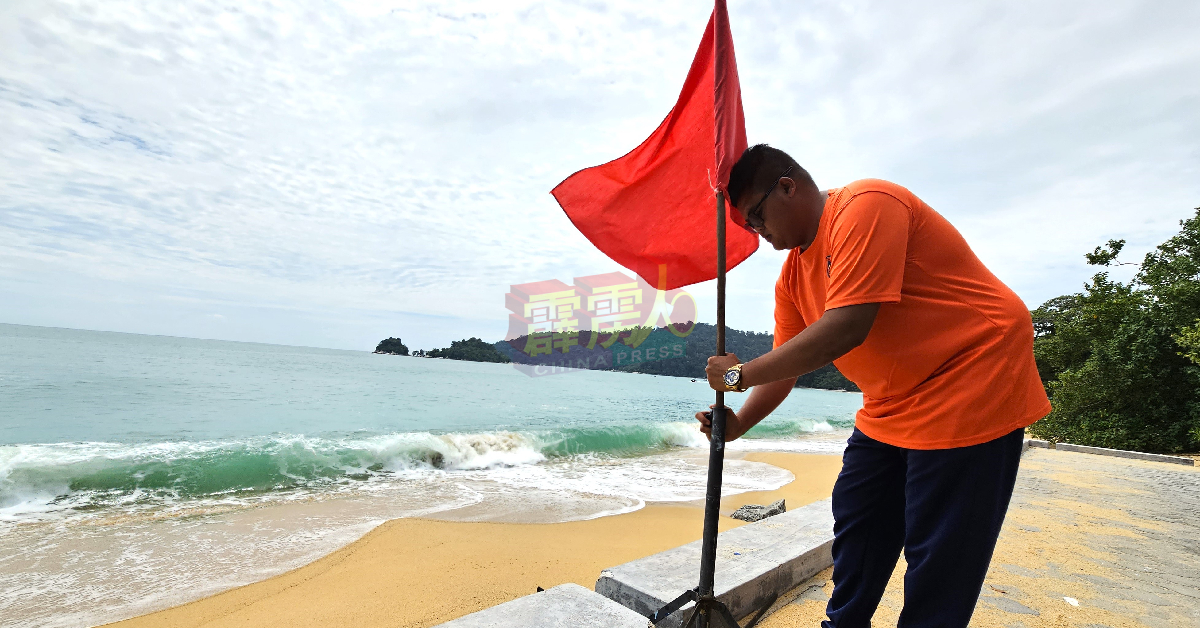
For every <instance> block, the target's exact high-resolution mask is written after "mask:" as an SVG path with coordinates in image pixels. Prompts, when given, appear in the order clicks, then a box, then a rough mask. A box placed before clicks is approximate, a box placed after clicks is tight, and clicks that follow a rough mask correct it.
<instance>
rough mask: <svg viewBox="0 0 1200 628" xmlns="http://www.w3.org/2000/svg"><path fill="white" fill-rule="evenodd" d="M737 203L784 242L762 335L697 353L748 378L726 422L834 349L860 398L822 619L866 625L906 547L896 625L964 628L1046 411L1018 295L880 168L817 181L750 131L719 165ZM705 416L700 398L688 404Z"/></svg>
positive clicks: (724, 372) (719, 372)
mask: <svg viewBox="0 0 1200 628" xmlns="http://www.w3.org/2000/svg"><path fill="white" fill-rule="evenodd" d="M728 189H729V199H730V200H731V201H733V202H734V204H735V207H737V208H739V209H738V210H737V211H733V212H732V215H733V216H734V219H735V220H738V221H744V224H745V226H746V228H748V229H752V230H754V231H756V232H758V233H759V234H761V235H762V237H763V238H764V239H766V240H767V242H770V243H771V244H772V245H773V246H774V247H775V248H776V249H777V250H782V249H790V253H789V254H788V258H787V261H786V262H784V265H783V269H782V271H781V272H780V274H779V280H778V282H777V283H776V285H775V346H774V349H773V350H772V351H771V352H769V353H767V354H765V355H763V356H760V357H758V358H755V359H754V360H751V361H750V362H747V363H745V364H741V363H739V360H738V358H737V356H735V355H728V356H714V357H711V358H709V360H708V367H707V374H708V380H709V383H710V385H711V386H712V387H713V388H714V389H716V390H724V391H744V390H746V389H752V390H751V393H750V395H749V397H748V398H747V399H746V402H745V404H743V405H742V407H741V408H740V409H739V410H738V411H737V412H736V413H735V412H732V411H729V412H727V413H726V416H727V427H726V438H727V439H729V440H732V439H735V438H738V437H739V436H741V435H743V434H745V433H746V431H747V430H749V429H750V428H751V427H753V426H754V425H755V424H757V423H758V422H759V421H761V420H763V419H764V418H765V417H766V416H767V415H768V414H770V413H771V411H773V410H774V409H775V408H777V407H778V406H779V404H780V403H782V402H783V400H784V398H786V397H787V395H788V393H789V392H790V391H791V390H792V388H793V386H794V385H795V382H796V378H797V377H798V376H800V375H803V374H805V373H808V372H810V371H814V370H816V369H818V368H820V367H822V366H824V365H826V364H829V363H830V362H833V363H834V364H835V365H836V366H837V368H838V370H839V371H841V372H842V374H844V375H845V376H846V377H847V378H849V379H850V380H851V381H853V382H854V383H855V384H857V385H858V387H859V388H861V389H862V391H863V407H862V409H861V410H859V411H858V414H857V415H856V417H855V428H854V432H853V434H852V435H851V436H850V438H849V440H848V441H847V444H846V451H845V453H844V454H843V457H842V471H841V473H840V474H839V475H838V479H837V482H836V484H835V485H834V489H833V515H834V543H833V558H834V567H833V581H834V590H833V595H832V596H831V598H830V600H829V606H828V608H827V610H826V612H827V614H828V616H829V620H828V621H826V622H824V623H823V624H822V625H823V626H825V627H826V628H854V627H858V626H863V627H866V626H870V621H871V616H872V615H873V614H874V612H875V608H876V607H877V606H878V604H879V600H880V598H881V596H882V595H883V591H884V589H885V587H886V585H887V581H888V578H889V577H890V576H891V573H892V570H893V569H894V568H895V566H896V561H897V558H898V557H899V555H900V551H901V550H902V549H903V550H904V553H905V559H906V561H907V562H908V570H907V572H906V573H905V576H904V610H903V611H902V612H901V614H900V622H899V625H900V626H901V627H905V626H944V627H960V626H961V627H965V626H966V625H967V622H968V621H969V620H970V618H971V614H972V613H973V612H974V608H975V602H976V600H977V598H978V596H979V591H980V589H981V587H982V585H983V579H984V576H985V574H986V573H987V568H988V563H989V562H990V561H991V556H992V551H993V549H994V548H995V545H996V538H997V536H998V535H999V533H1000V526H1001V524H1002V523H1003V521H1004V515H1005V512H1006V511H1007V510H1008V502H1009V499H1010V497H1011V496H1012V489H1013V484H1014V483H1015V481H1016V474H1017V464H1018V462H1019V460H1020V451H1021V444H1022V439H1023V432H1024V428H1025V427H1026V426H1028V425H1030V424H1031V423H1033V422H1034V421H1036V420H1037V419H1039V418H1041V417H1043V416H1045V415H1046V414H1047V413H1049V411H1050V402H1049V400H1048V399H1047V398H1046V394H1045V391H1044V390H1043V388H1042V383H1041V380H1040V378H1039V377H1038V373H1037V367H1036V366H1035V364H1034V359H1033V323H1032V321H1031V319H1030V316H1029V311H1028V310H1027V309H1026V307H1025V304H1024V303H1023V302H1022V301H1021V299H1020V298H1019V297H1017V295H1016V294H1015V293H1014V292H1012V290H1010V289H1009V288H1008V287H1007V286H1005V285H1004V284H1003V283H1001V282H1000V280H999V279H997V278H996V277H995V275H993V274H992V273H991V272H990V271H988V269H987V268H985V267H984V265H983V263H982V262H980V261H979V258H977V257H976V256H975V254H974V253H973V252H972V251H971V249H970V247H968V246H967V243H966V241H965V240H964V239H963V237H962V235H960V234H959V233H958V231H957V230H955V229H954V227H953V226H951V225H950V223H949V222H947V221H946V219H945V218H943V217H942V216H941V215H939V214H938V213H937V212H935V211H934V210H933V209H931V208H930V207H929V206H928V205H926V204H925V203H924V202H922V201H921V199H919V198H917V197H916V196H915V195H914V194H913V193H912V192H909V191H908V190H906V189H905V188H903V187H900V186H899V185H896V184H894V183H889V182H887V181H881V180H878V179H866V180H862V181H855V182H854V183H851V184H849V185H847V186H845V187H842V188H836V189H833V190H827V191H821V190H820V189H819V188H818V187H817V185H816V184H815V183H814V182H813V180H812V178H811V177H810V176H809V174H808V173H807V172H806V171H805V170H804V169H803V168H801V167H800V165H799V164H797V163H796V161H795V160H793V159H792V158H791V157H789V156H788V155H787V154H786V153H784V152H783V151H780V150H778V149H775V148H771V147H769V146H766V145H763V144H760V145H758V146H754V147H751V148H749V149H747V150H746V152H745V153H743V154H742V156H741V158H740V159H739V160H738V162H737V164H735V165H734V167H733V170H732V172H731V173H730V178H729V188H728ZM696 418H697V420H699V421H700V422H701V425H702V429H704V430H705V432H708V431H709V420H708V418H707V416H706V415H705V414H704V413H697V414H696Z"/></svg>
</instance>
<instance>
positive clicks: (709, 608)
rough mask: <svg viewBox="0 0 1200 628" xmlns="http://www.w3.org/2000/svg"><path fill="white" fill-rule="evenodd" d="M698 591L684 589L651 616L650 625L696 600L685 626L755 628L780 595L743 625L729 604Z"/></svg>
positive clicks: (694, 627)
mask: <svg viewBox="0 0 1200 628" xmlns="http://www.w3.org/2000/svg"><path fill="white" fill-rule="evenodd" d="M698 591H699V589H698V588H696V589H692V590H690V591H684V593H683V595H680V596H679V597H677V598H675V599H674V600H673V601H672V602H671V603H670V604H667V605H666V606H664V607H662V608H660V609H658V612H656V613H654V614H653V615H651V616H650V625H652V626H657V625H658V624H659V623H661V622H662V621H663V620H665V619H666V618H667V616H669V615H670V614H671V613H674V612H675V611H677V610H679V609H680V608H682V607H683V606H684V605H686V604H687V603H688V602H695V603H696V606H695V607H693V608H692V609H691V611H689V612H688V614H687V616H686V617H685V618H684V620H683V624H682V627H683V628H754V626H755V625H757V624H758V622H759V620H761V619H762V618H763V617H765V616H766V614H767V611H768V610H770V608H771V605H772V604H774V603H775V600H776V599H778V596H774V595H773V596H771V599H770V600H769V601H767V603H766V605H764V606H763V607H762V608H760V609H759V610H758V613H757V614H756V615H754V618H753V619H751V620H750V622H749V623H747V624H746V625H745V626H744V627H742V626H741V625H740V624H738V622H737V620H736V619H734V618H733V613H730V612H729V607H728V606H725V604H724V603H723V602H721V601H720V600H718V599H717V598H715V597H713V596H711V595H705V596H701V595H700V593H699V592H698Z"/></svg>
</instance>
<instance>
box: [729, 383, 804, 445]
mask: <svg viewBox="0 0 1200 628" xmlns="http://www.w3.org/2000/svg"><path fill="white" fill-rule="evenodd" d="M795 385H796V379H795V378H792V379H781V380H778V381H774V382H769V383H766V384H761V385H759V386H755V387H754V388H751V389H750V395H749V396H748V397H746V403H744V404H742V407H741V408H738V411H737V417H738V427H737V429H736V431H737V433H736V434H728V435H727V436H726V438H727V439H728V440H733V439H735V438H738V437H740V436H741V435H742V434H745V433H746V431H747V430H749V429H750V428H752V427H754V426H755V425H758V423H759V421H762V420H763V419H765V418H767V415H768V414H771V413H772V412H774V411H775V408H778V407H779V404H781V403H783V400H784V399H787V396H788V394H790V393H791V392H792V387H793V386H795Z"/></svg>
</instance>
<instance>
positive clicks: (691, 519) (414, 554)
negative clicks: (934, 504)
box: [105, 452, 841, 628]
mask: <svg viewBox="0 0 1200 628" xmlns="http://www.w3.org/2000/svg"><path fill="white" fill-rule="evenodd" d="M734 458H742V459H745V460H751V461H755V462H764V463H767V464H771V465H774V466H777V467H780V468H782V469H787V470H788V471H790V472H791V473H792V474H793V475H794V476H795V479H793V480H792V481H791V482H789V483H788V484H786V485H784V486H783V487H781V488H779V489H776V490H773V491H755V492H747V493H741V494H738V495H733V496H730V497H727V498H725V499H722V500H721V511H722V515H723V516H722V517H721V525H720V529H721V530H727V529H730V528H734V527H738V526H741V525H745V524H744V523H743V522H741V521H738V520H735V519H731V518H729V517H728V516H727V515H728V513H730V512H732V511H733V510H735V509H736V508H738V507H739V506H742V505H744V504H747V503H756V504H765V503H770V502H773V501H775V500H778V499H786V500H787V502H788V504H787V505H788V507H789V508H797V507H799V506H802V505H804V504H807V503H812V502H814V501H817V500H820V499H824V498H826V497H828V496H829V495H830V494H831V492H832V488H833V482H834V480H835V479H836V477H837V473H838V471H839V470H840V468H841V456H839V455H828V454H800V453H779V452H756V453H746V454H744V455H736V456H732V455H731V456H730V459H734ZM702 503H703V500H697V501H696V502H688V503H684V504H678V503H675V504H669V505H668V504H663V503H649V504H647V505H646V506H645V507H644V508H642V509H639V510H637V511H633V512H629V513H624V514H619V515H612V516H606V517H600V518H596V519H588V520H583V521H570V522H564V523H497V522H462V521H450V520H445V519H434V518H401V519H392V520H390V521H387V522H384V523H383V524H381V525H379V526H378V527H376V528H374V529H373V530H371V531H370V532H368V533H367V534H365V535H364V536H363V537H361V538H359V539H358V540H356V541H354V542H352V543H350V544H349V545H346V546H344V547H342V548H340V549H338V550H335V551H334V552H332V553H330V554H328V555H326V556H324V557H322V558H319V559H317V560H315V561H313V562H311V563H309V564H307V565H304V566H302V567H299V568H297V569H293V570H291V571H288V572H285V573H283V574H280V575H277V576H274V577H271V578H268V579H266V580H262V581H259V582H256V583H253V584H249V585H245V586H242V587H237V588H234V589H230V590H227V591H224V592H221V593H217V594H215V595H212V596H209V597H206V598H202V599H199V600H196V601H193V602H188V603H185V604H181V605H178V606H173V607H169V608H166V609H163V610H159V611H155V612H151V613H148V614H145V615H141V616H137V617H133V618H131V619H126V620H122V621H118V622H114V623H111V624H105V625H107V626H120V627H121V628H142V627H149V626H173V627H174V626H179V627H190V626H201V625H204V626H235V625H236V626H245V625H253V626H314V627H315V626H329V625H354V626H364V627H374V626H379V627H381V628H382V627H383V626H388V627H397V626H403V627H407V628H425V627H428V626H434V625H437V624H440V623H442V622H445V621H449V620H451V619H454V618H456V617H460V616H462V615H466V614H469V613H472V612H475V611H477V610H481V609H483V608H487V607H490V606H493V605H495V604H499V603H502V602H505V601H508V600H511V599H515V598H517V597H520V596H523V595H527V594H529V593H533V592H534V591H535V590H536V588H537V587H539V586H540V587H543V588H546V589H549V588H550V587H553V586H555V585H558V584H563V583H566V582H574V583H576V584H580V585H581V586H584V587H586V588H588V589H591V588H593V586H594V585H595V582H596V579H597V578H599V576H600V570H602V569H605V568H607V567H612V566H615V565H618V564H621V563H625V562H628V561H630V560H634V559H637V558H641V557H643V556H648V555H650V554H654V553H657V552H660V551H663V550H666V549H670V548H673V547H677V546H679V545H683V544H686V543H690V542H692V541H695V540H697V539H699V538H700V535H701V529H702V525H703V522H702V517H701V513H702V512H703V505H702ZM442 514H443V515H446V514H450V513H442Z"/></svg>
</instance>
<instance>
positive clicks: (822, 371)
mask: <svg viewBox="0 0 1200 628" xmlns="http://www.w3.org/2000/svg"><path fill="white" fill-rule="evenodd" d="M774 338H775V337H774V336H773V335H772V334H767V333H758V332H753V331H742V330H740V329H731V328H728V327H727V328H726V329H725V349H726V351H728V352H730V353H735V354H737V356H738V358H740V359H741V360H742V361H743V362H749V361H750V360H753V359H754V358H757V357H758V356H760V355H762V354H764V353H767V352H768V351H770V350H771V345H772V343H773V341H774ZM683 340H684V342H685V343H686V349H685V351H684V355H683V356H681V357H678V358H667V359H662V360H650V361H646V362H639V363H636V364H626V365H622V366H616V367H615V368H614V367H613V366H612V360H609V359H606V360H604V361H603V363H602V364H603V365H602V366H587V367H586V368H599V369H604V370H617V371H624V372H629V373H645V374H648V375H669V376H672V377H689V378H692V379H703V378H704V367H705V366H706V365H707V364H708V357H709V356H710V355H713V352H714V350H715V349H716V346H717V328H716V327H715V326H714V325H709V324H707V323H697V324H696V325H695V327H694V328H693V329H692V331H691V333H689V334H688V335H687V336H685V337H684V338H683ZM525 341H526V340H525V337H524V336H522V337H521V338H518V339H516V340H515V341H514V342H513V344H510V343H508V342H505V341H501V342H497V343H496V348H497V349H499V350H500V351H501V352H503V353H504V354H505V355H510V356H513V358H514V359H515V360H517V361H519V362H524V361H525V360H524V359H522V358H523V356H522V354H520V353H519V352H518V351H517V350H516V349H514V348H513V346H514V345H516V346H518V347H521V346H524V345H525ZM643 342H645V343H646V345H639V346H655V345H662V344H669V343H674V342H677V338H676V337H675V336H672V335H671V331H670V330H668V329H667V328H666V327H660V328H657V329H655V330H653V331H652V332H651V335H650V336H649V337H648V338H646V339H645V340H644V341H643ZM580 343H581V344H586V343H584V342H583V340H582V339H581V340H580ZM619 347H620V345H619V344H615V345H613V348H619ZM556 355H557V354H556ZM571 355H576V351H572V352H571ZM584 355H586V354H584ZM597 362H599V361H597ZM551 363H553V360H551ZM576 363H577V364H579V363H580V362H576ZM582 364H588V363H587V362H583V363H582ZM796 387H797V388H800V387H804V388H824V389H828V390H851V391H856V392H857V391H858V387H857V386H855V385H854V382H851V381H850V380H848V379H846V378H845V377H843V376H842V374H841V373H839V372H838V370H837V368H835V367H834V366H833V365H832V364H827V365H825V366H823V367H821V368H819V369H817V370H816V371H813V372H812V373H809V374H807V375H803V376H801V377H800V379H799V380H797V382H796Z"/></svg>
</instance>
